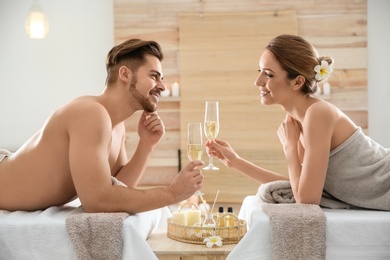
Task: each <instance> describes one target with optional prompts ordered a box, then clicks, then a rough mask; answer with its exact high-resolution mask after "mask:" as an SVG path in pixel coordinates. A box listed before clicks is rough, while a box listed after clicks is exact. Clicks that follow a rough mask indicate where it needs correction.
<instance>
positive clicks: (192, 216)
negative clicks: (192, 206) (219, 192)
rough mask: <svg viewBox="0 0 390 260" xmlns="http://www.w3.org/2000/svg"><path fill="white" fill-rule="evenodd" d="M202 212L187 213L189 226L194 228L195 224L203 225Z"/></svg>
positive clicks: (192, 211) (191, 211)
mask: <svg viewBox="0 0 390 260" xmlns="http://www.w3.org/2000/svg"><path fill="white" fill-rule="evenodd" d="M200 216H201V214H200V210H188V211H187V225H188V226H193V225H194V224H196V223H198V224H202V223H201V218H200Z"/></svg>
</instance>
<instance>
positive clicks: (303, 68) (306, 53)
mask: <svg viewBox="0 0 390 260" xmlns="http://www.w3.org/2000/svg"><path fill="white" fill-rule="evenodd" d="M266 49H267V50H269V51H270V52H272V53H273V55H274V56H275V58H276V59H277V60H278V61H279V63H280V65H281V66H282V68H283V69H284V70H285V71H287V77H288V78H289V79H295V78H296V77H297V76H298V75H302V76H303V77H305V83H304V84H303V86H302V88H301V92H302V93H303V94H305V95H309V94H313V93H315V92H316V91H317V88H318V84H317V83H318V82H319V81H317V80H316V78H315V76H316V72H315V71H314V67H315V66H316V65H320V64H321V61H327V62H328V64H329V66H331V67H332V66H333V63H334V61H333V58H331V57H328V56H320V57H319V56H318V53H317V51H316V49H315V48H314V47H313V45H311V44H310V43H309V42H308V41H306V40H305V39H303V38H302V37H300V36H296V35H289V34H283V35H279V36H277V37H276V38H274V39H272V40H271V41H270V42H269V44H268V45H267V47H266Z"/></svg>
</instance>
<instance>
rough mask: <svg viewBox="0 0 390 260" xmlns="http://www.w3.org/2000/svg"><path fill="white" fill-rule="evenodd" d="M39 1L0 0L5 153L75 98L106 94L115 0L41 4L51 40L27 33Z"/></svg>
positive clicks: (0, 131) (1, 142) (0, 142)
mask: <svg viewBox="0 0 390 260" xmlns="http://www.w3.org/2000/svg"><path fill="white" fill-rule="evenodd" d="M32 2H33V0H0V33H1V36H0V37H1V38H0V39H1V40H0V106H1V108H2V112H1V113H0V148H6V149H10V150H15V149H17V148H19V147H20V146H21V145H22V144H23V143H24V141H26V140H27V139H28V138H29V137H30V136H31V135H33V134H34V133H35V132H36V131H37V130H38V129H39V128H40V127H41V126H42V124H43V123H44V121H45V120H46V118H47V117H48V116H49V115H50V113H51V112H52V111H53V110H54V109H55V108H57V107H59V106H61V105H63V104H65V103H66V102H68V101H70V100H71V99H73V98H75V97H77V96H79V95H85V94H87V95H88V94H92V95H95V94H100V93H101V92H102V90H103V88H104V83H105V78H106V72H105V57H106V55H107V53H108V51H109V50H110V49H111V48H112V46H113V44H114V33H113V31H114V25H113V1H112V0H67V1H55V0H39V3H40V4H41V7H42V9H43V10H44V11H45V13H46V15H47V17H48V20H49V24H50V30H49V34H48V35H47V38H46V39H43V40H33V39H30V38H28V36H27V34H26V33H25V30H24V23H25V19H26V16H27V13H28V11H29V9H30V7H31V4H32Z"/></svg>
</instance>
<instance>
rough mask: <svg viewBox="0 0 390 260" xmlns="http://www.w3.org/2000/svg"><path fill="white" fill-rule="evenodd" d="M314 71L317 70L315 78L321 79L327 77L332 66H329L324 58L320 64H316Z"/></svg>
mask: <svg viewBox="0 0 390 260" xmlns="http://www.w3.org/2000/svg"><path fill="white" fill-rule="evenodd" d="M314 71H315V72H317V74H316V80H318V81H322V80H325V79H327V78H328V77H329V76H330V74H331V73H332V72H333V69H332V67H330V66H329V64H328V62H327V61H326V60H323V61H321V65H316V66H315V67H314Z"/></svg>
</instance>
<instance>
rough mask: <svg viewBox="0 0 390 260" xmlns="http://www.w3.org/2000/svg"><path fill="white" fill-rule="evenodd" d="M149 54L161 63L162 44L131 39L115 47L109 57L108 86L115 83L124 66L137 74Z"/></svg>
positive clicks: (107, 67)
mask: <svg viewBox="0 0 390 260" xmlns="http://www.w3.org/2000/svg"><path fill="white" fill-rule="evenodd" d="M147 54H149V55H153V56H155V57H156V58H158V59H159V60H160V61H162V59H163V57H164V56H163V53H162V50H161V46H160V44H158V43H157V42H155V41H144V40H140V39H130V40H127V41H125V42H123V43H121V44H118V45H116V46H114V47H113V48H112V49H111V50H110V51H109V52H108V55H107V60H106V70H107V79H106V84H107V85H110V84H112V83H115V81H116V79H117V77H118V70H119V68H120V67H121V66H122V65H125V66H127V67H128V68H129V69H130V70H131V71H132V72H136V71H137V70H138V68H139V67H140V66H142V65H143V64H145V62H146V58H145V56H146V55H147Z"/></svg>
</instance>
